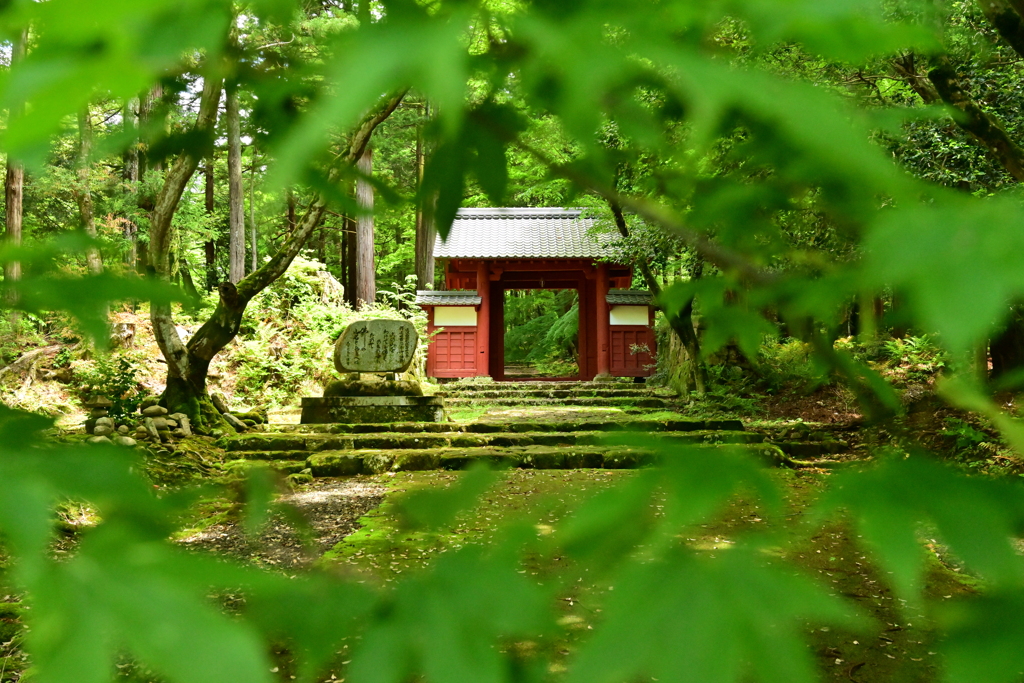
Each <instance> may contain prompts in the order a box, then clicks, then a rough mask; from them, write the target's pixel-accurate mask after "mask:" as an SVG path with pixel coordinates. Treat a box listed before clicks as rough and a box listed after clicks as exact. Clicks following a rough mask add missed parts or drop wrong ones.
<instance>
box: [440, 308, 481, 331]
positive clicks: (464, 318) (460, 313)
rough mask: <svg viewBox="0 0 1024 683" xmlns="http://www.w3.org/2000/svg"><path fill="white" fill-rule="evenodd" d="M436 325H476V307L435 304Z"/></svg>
mask: <svg viewBox="0 0 1024 683" xmlns="http://www.w3.org/2000/svg"><path fill="white" fill-rule="evenodd" d="M434 326H435V327H476V308H474V307H473V306H435V307H434Z"/></svg>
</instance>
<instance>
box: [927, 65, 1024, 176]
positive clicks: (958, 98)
mask: <svg viewBox="0 0 1024 683" xmlns="http://www.w3.org/2000/svg"><path fill="white" fill-rule="evenodd" d="M937 62H938V66H936V67H935V68H934V69H932V70H931V71H929V72H928V80H930V81H931V82H932V84H933V85H934V86H935V90H936V91H937V92H938V94H939V96H940V97H941V98H942V101H943V102H945V103H946V104H947V105H949V106H951V107H953V108H954V109H956V110H957V111H958V112H959V113H960V116H958V117H956V123H957V125H958V126H960V127H961V128H962V129H964V130H965V131H967V132H968V133H970V134H971V135H973V136H974V137H975V139H977V140H978V141H979V142H980V143H981V144H982V145H984V146H985V148H986V149H988V151H989V153H990V154H992V156H993V157H995V159H996V160H997V161H998V162H999V163H1000V164H1001V165H1002V166H1003V168H1004V169H1006V172H1007V173H1009V174H1010V175H1011V176H1013V177H1014V178H1015V179H1016V180H1018V181H1021V182H1024V149H1021V148H1020V146H1018V145H1017V143H1016V142H1014V141H1013V140H1012V139H1011V138H1010V136H1009V135H1008V134H1007V133H1006V130H1005V129H1004V128H1003V126H1002V125H1001V124H1000V122H999V120H998V119H996V117H994V116H992V115H991V114H989V113H988V112H986V111H985V110H983V109H982V108H981V107H980V106H978V104H977V103H976V102H975V101H974V100H973V99H972V98H971V96H970V95H969V94H968V93H967V92H966V91H965V90H964V88H963V85H962V84H961V83H960V79H959V78H958V77H957V75H956V72H955V71H954V70H953V66H952V65H951V64H950V62H949V59H948V58H947V57H940V58H939V59H938V60H937Z"/></svg>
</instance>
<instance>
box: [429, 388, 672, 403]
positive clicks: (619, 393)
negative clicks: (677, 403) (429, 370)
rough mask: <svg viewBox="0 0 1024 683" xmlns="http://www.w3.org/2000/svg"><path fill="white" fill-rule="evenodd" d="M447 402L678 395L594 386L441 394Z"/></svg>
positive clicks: (646, 390) (662, 396)
mask: <svg viewBox="0 0 1024 683" xmlns="http://www.w3.org/2000/svg"><path fill="white" fill-rule="evenodd" d="M439 395H441V396H444V398H445V400H450V399H453V398H467V399H473V400H479V399H506V398H559V399H574V398H675V397H676V395H675V394H673V393H670V392H664V391H662V392H654V391H652V390H650V389H602V388H595V387H593V386H591V387H589V388H586V389H561V388H558V389H520V390H516V391H509V390H506V389H488V390H479V391H466V392H461V391H455V392H450V393H448V392H445V393H442V394H439Z"/></svg>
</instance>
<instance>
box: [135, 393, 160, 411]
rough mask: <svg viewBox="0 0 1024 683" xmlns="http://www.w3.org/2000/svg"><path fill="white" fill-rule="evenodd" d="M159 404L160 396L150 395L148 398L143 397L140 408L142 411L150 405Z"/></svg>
mask: <svg viewBox="0 0 1024 683" xmlns="http://www.w3.org/2000/svg"><path fill="white" fill-rule="evenodd" d="M159 404H160V397H159V396H149V397H147V398H144V399H142V403H141V404H139V410H140V411H144V410H145V409H146V408H149V407H151V406H155V405H159Z"/></svg>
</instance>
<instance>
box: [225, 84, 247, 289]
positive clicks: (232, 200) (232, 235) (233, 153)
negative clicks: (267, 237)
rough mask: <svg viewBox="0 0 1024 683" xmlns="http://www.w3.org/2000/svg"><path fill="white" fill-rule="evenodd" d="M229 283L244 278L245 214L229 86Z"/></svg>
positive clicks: (237, 118)
mask: <svg viewBox="0 0 1024 683" xmlns="http://www.w3.org/2000/svg"><path fill="white" fill-rule="evenodd" d="M226 91H227V107H226V109H225V114H226V116H227V129H228V280H230V281H231V282H233V283H235V284H238V283H239V282H240V281H241V280H242V278H243V277H245V212H244V207H243V204H242V202H243V198H242V132H241V115H240V113H239V111H238V88H237V86H234V85H228V87H227V88H226Z"/></svg>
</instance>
